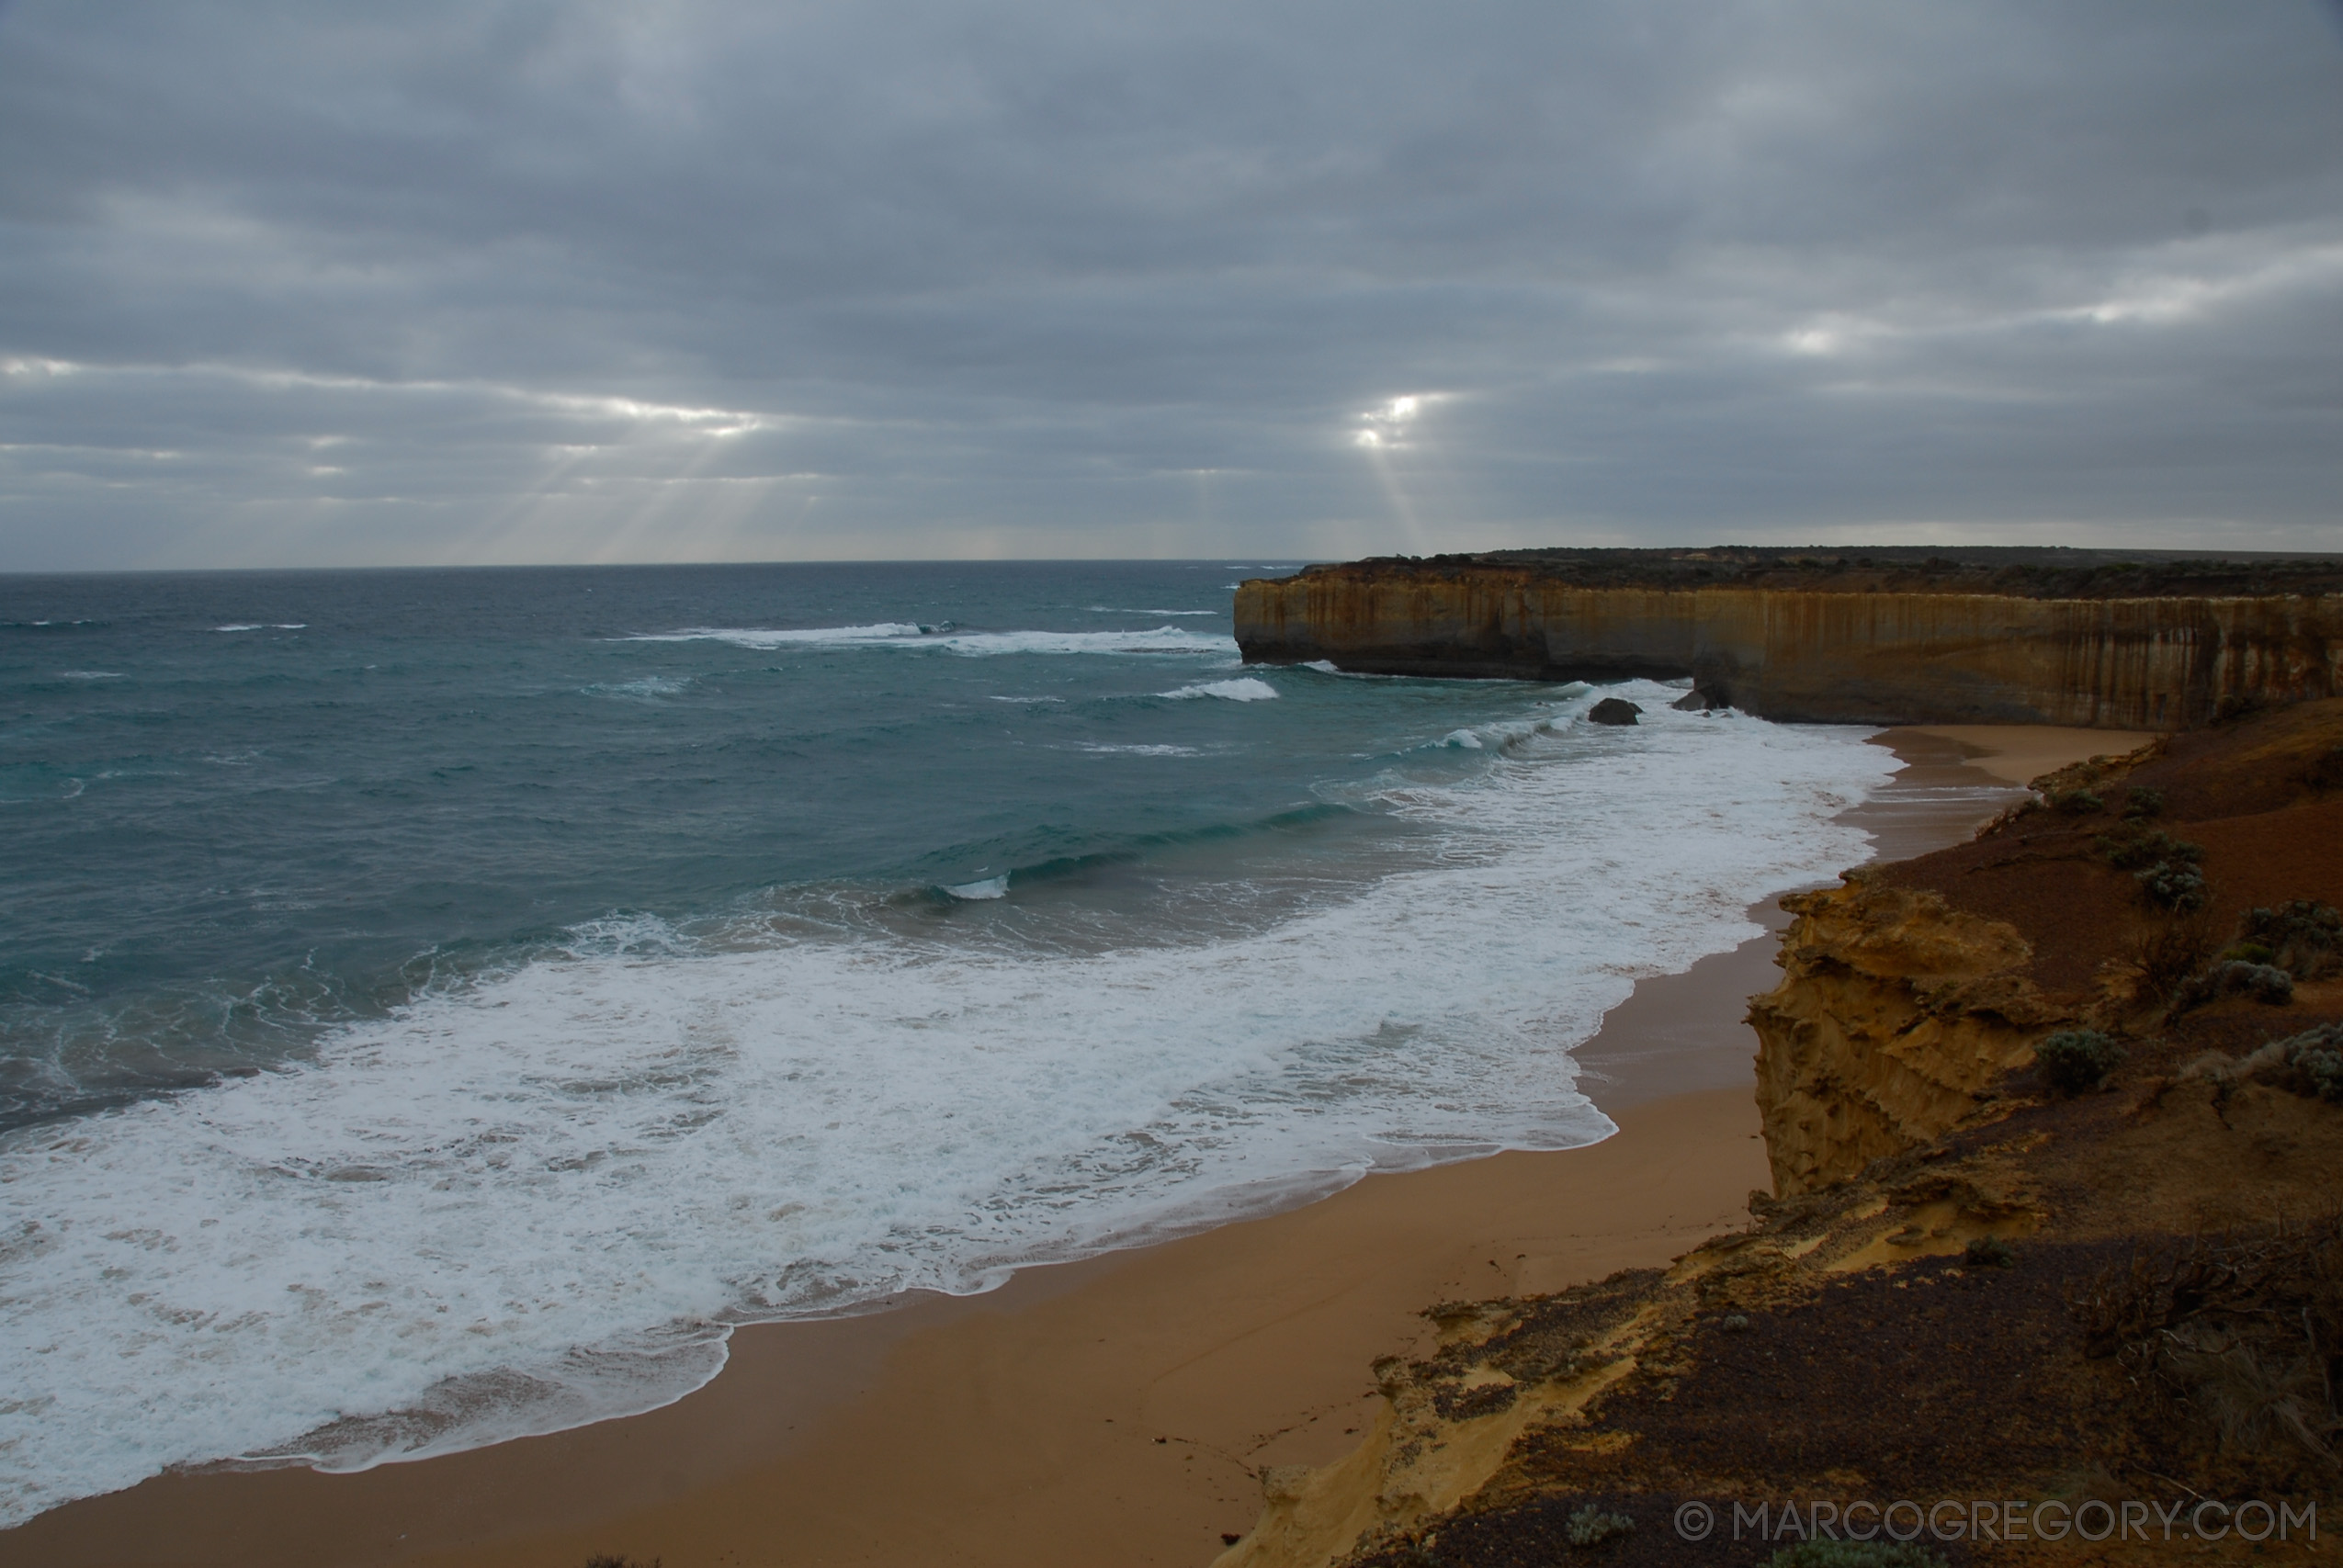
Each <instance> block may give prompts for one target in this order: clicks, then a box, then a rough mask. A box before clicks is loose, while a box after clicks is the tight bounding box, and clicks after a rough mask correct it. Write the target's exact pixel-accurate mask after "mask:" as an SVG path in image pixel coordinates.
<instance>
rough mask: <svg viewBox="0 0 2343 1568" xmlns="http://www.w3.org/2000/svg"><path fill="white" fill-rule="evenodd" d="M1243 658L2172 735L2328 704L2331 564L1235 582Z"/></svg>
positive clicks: (1532, 571) (1520, 569)
mask: <svg viewBox="0 0 2343 1568" xmlns="http://www.w3.org/2000/svg"><path fill="white" fill-rule="evenodd" d="M1236 632H1237V642H1238V646H1239V648H1240V649H1242V650H1243V653H1244V657H1245V659H1246V660H1247V661H1248V662H1250V663H1286V664H1296V663H1307V662H1313V661H1319V660H1324V661H1328V662H1330V663H1332V664H1333V665H1335V666H1336V667H1337V668H1339V669H1342V670H1346V671H1360V672H1365V673H1373V674H1387V675H1437V676H1478V677H1497V678H1505V679H1516V680H1519V679H1532V680H1552V681H1577V680H1586V681H1602V680H1627V679H1633V678H1637V677H1643V678H1650V679H1661V680H1670V679H1681V678H1682V677H1685V676H1690V677H1692V679H1693V681H1694V682H1697V686H1698V689H1699V690H1700V691H1701V692H1702V693H1703V694H1704V697H1705V699H1706V700H1707V701H1709V702H1712V703H1715V704H1719V705H1721V704H1725V703H1729V704H1731V705H1733V706H1736V707H1738V708H1741V709H1742V710H1744V711H1745V712H1749V713H1752V714H1755V715H1757V716H1760V717H1763V718H1771V719H1781V720H1795V721H1811V722H1843V723H1864V724H1949V723H1997V724H2055V725H2071V726H2089V727H2099V728H2118V729H2122V728H2129V729H2177V728H2193V727H2195V726H2197V725H2200V724H2202V723H2204V722H2206V721H2207V720H2209V719H2211V718H2212V717H2213V716H2215V715H2216V714H2217V713H2219V712H2221V711H2222V710H2223V708H2224V705H2228V706H2232V707H2234V706H2235V705H2241V704H2252V703H2257V702H2265V701H2292V700H2297V699H2302V698H2309V697H2326V696H2332V695H2335V694H2337V693H2338V692H2343V558H2338V557H2304V558H2260V557H2257V558H2213V557H2191V556H2184V555H2177V554H2161V553H2154V552H2150V553H2134V554H2131V555H2116V554H2114V553H2112V552H2095V551H2078V550H2027V549H2006V550H2002V549H1959V550H1950V551H1941V552H1930V551H1928V550H1924V549H1905V548H1890V547H1880V548H1874V549H1867V550H1791V549H1777V548H1770V547H1717V548H1713V549H1703V550H1691V549H1670V550H1576V549H1568V550H1510V551H1497V552H1491V553H1488V554H1482V555H1471V556H1435V557H1432V558H1428V559H1413V558H1380V559H1373V560H1364V561H1356V562H1352V563H1349V564H1347V565H1335V566H1313V567H1309V568H1307V569H1305V570H1303V571H1301V572H1300V573H1299V574H1298V575H1296V576H1294V577H1290V578H1283V579H1266V578H1256V579H1253V580H1251V581H1246V582H1243V583H1240V584H1239V585H1238V589H1237V597H1236Z"/></svg>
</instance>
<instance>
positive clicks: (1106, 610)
mask: <svg viewBox="0 0 2343 1568" xmlns="http://www.w3.org/2000/svg"><path fill="white" fill-rule="evenodd" d="M1091 613H1092V615H1227V614H1228V611H1226V610H1126V609H1123V608H1120V607H1118V606H1116V605H1114V604H1092V606H1091Z"/></svg>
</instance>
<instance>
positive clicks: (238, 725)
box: [0, 562, 1896, 1522]
mask: <svg viewBox="0 0 2343 1568" xmlns="http://www.w3.org/2000/svg"><path fill="white" fill-rule="evenodd" d="M1287 570H1292V566H1291V563H1252V562H1247V563H1237V564H1231V563H1228V562H1179V563H1144V564H1125V563H1106V564H1102V563H1076V564H1034V563H1000V564H981V565H964V564H956V565H889V566H828V565H798V566H752V567H688V568H592V569H585V568H581V569H526V570H521V569H514V570H433V571H364V572H360V571H346V572H281V573H200V574H170V575H133V576H108V577H79V578H75V577H41V578H28V577H17V578H0V692H5V697H6V706H5V708H4V709H0V814H5V815H0V821H5V824H6V838H5V842H6V857H5V861H0V871H4V872H5V887H6V899H5V901H4V902H0V933H4V934H5V941H0V1205H4V1206H5V1212H0V1315H5V1321H6V1334H5V1337H0V1522H10V1521H15V1520H19V1519H22V1518H24V1517H28V1516H29V1515H31V1514H33V1513H35V1512H38V1511H40V1510H41V1509H43V1508H46V1507H50V1506H54V1505H56V1504H58V1503H60V1502H62V1501H65V1500H67V1499H69V1498H73V1497H76V1496H83V1495H91V1494H94V1493H99V1492H105V1491H110V1490H113V1489H116V1488H119V1487H122V1486H126V1485H129V1484H131V1483H135V1482H137V1481H139V1480H140V1479H141V1478H142V1477H145V1476H148V1475H152V1474H154V1473H156V1472H160V1471H163V1470H164V1469H166V1468H169V1467H173V1466H181V1465H195V1464H203V1463H207V1462H213V1461H249V1462H309V1463H313V1464H317V1465H319V1466H321V1467H323V1468H328V1469H359V1468H364V1467H366V1466H368V1465H371V1464H375V1463H380V1462H384V1461H391V1460H399V1459H410V1458H417V1457H421V1456H424V1455H426V1454H431V1453H440V1452H447V1451H451V1450H458V1449H463V1448H468V1447H473V1446H477V1445H479V1444H482V1443H486V1442H492V1441H496V1440H499V1439H502V1438H511V1437H515V1436H520V1435H523V1434H526V1433H533V1432H544V1431H550V1430H555V1429H559V1428H561V1427H571V1426H576V1425H580V1424H583V1423H584V1422H588V1421H593V1420H598V1419H602V1418H606V1417H608V1416H617V1415H623V1414H628V1413H631V1412H636V1411H640V1410H645V1409H650V1408H653V1407H656V1406H658V1405H660V1404H665V1403H668V1402H671V1401H673V1400H674V1399H676V1398H680V1397H681V1396H683V1395H684V1394H685V1393H689V1392H690V1391H691V1390H692V1389H694V1388H696V1387H697V1386H699V1385H700V1384H701V1383H703V1382H706V1381H707V1379H708V1378H709V1377H711V1376H713V1375H714V1374H715V1373H716V1371H718V1370H719V1368H720V1367H721V1365H722V1363H723V1359H724V1347H725V1340H726V1337H727V1336H728V1335H729V1334H730V1331H731V1330H732V1328H734V1327H735V1326H737V1325H741V1324H746V1323H752V1322H758V1321H767V1320H775V1319H785V1318H790V1317H803V1316H816V1315H825V1314H839V1313H844V1312H852V1311H857V1310H867V1309H869V1308H871V1307H873V1306H875V1305H877V1304H878V1303H884V1302H885V1301H887V1300H888V1299H889V1298H890V1297H892V1296H894V1295H896V1294H898V1293H899V1292H905V1291H911V1290H930V1291H945V1292H974V1291H980V1290H984V1289H986V1288H988V1287H990V1286H991V1285H994V1284H997V1283H998V1282H1000V1281H1001V1280H1002V1279H1004V1278H1005V1277H1006V1275H1007V1273H1008V1271H1009V1270H1011V1269H1013V1268H1014V1267H1016V1266H1018V1265H1020V1264H1023V1263H1028V1262H1034V1261H1041V1260H1047V1259H1058V1258H1076V1257H1081V1256H1084V1255H1088V1254H1093V1253H1096V1252H1098V1251H1101V1250H1104V1249H1107V1248H1111V1247H1122V1246H1128V1245H1132V1244H1135V1243H1138V1242H1141V1241H1145V1240H1148V1239H1150V1238H1153V1237H1159V1236H1164V1235H1174V1234H1178V1233H1180V1232H1183V1231H1188V1230H1193V1229H1195V1228H1198V1227H1201V1226H1205V1225H1209V1224H1217V1223H1221V1222H1225V1221H1227V1220H1229V1219H1232V1218H1237V1217H1241V1216H1244V1215H1247V1214H1252V1213H1263V1212H1267V1211H1269V1210H1272V1209H1275V1208H1278V1207H1282V1206H1286V1205H1290V1204H1292V1203H1295V1202H1297V1201H1303V1200H1305V1199H1307V1198H1309V1197H1312V1196H1316V1195H1320V1194H1323V1193H1326V1192H1330V1191H1332V1190H1336V1189H1338V1188H1340V1187H1341V1186H1343V1185H1345V1184H1347V1183H1349V1182H1351V1181H1353V1180H1355V1179H1358V1178H1359V1177H1360V1176H1362V1175H1364V1174H1365V1173H1367V1172H1369V1171H1374V1170H1398V1169H1406V1168H1414V1167H1421V1166H1424V1165H1427V1164H1431V1163H1434V1162H1438V1161H1443V1160H1454V1159H1461V1158H1466V1157H1471V1156H1478V1155H1485V1154H1488V1153H1492V1152H1494V1151H1497V1150H1500V1149H1509V1148H1513V1149H1557V1148H1567V1147H1570V1146H1573V1145H1581V1144H1585V1143H1588V1142H1590V1141H1593V1140H1596V1139H1599V1138H1601V1137H1603V1136H1605V1135H1607V1134H1608V1133H1609V1132H1610V1131H1611V1123H1610V1122H1608V1120H1607V1119H1606V1118H1604V1117H1603V1115H1602V1113H1601V1112H1600V1111H1597V1110H1596V1109H1595V1108H1594V1107H1593V1106H1592V1105H1591V1104H1590V1103H1589V1101H1588V1100H1587V1099H1586V1098H1585V1097H1584V1096H1583V1095H1582V1094H1581V1093H1580V1092H1579V1089H1578V1088H1577V1086H1576V1075H1575V1071H1574V1068H1573V1066H1572V1062H1571V1058H1570V1051H1571V1048H1572V1047H1573V1046H1575V1045H1577V1044H1579V1043H1581V1042H1583V1041H1584V1040H1585V1039H1586V1038H1587V1037H1588V1036H1589V1035H1590V1034H1591V1033H1592V1032H1593V1031H1594V1029H1595V1027H1596V1025H1597V1024H1598V1022H1599V1021H1600V1020H1601V1018H1602V1014H1603V1013H1604V1012H1605V1011H1606V1010H1608V1009H1609V1008H1611V1007H1612V1006H1613V1005H1615V1004H1616V1003H1617V1002H1619V1001H1620V1000H1621V999H1623V998H1624V997H1625V996H1626V994H1627V993H1628V991H1629V990H1630V989H1631V987H1633V985H1634V983H1635V982H1636V979H1637V978H1639V977H1641V976H1647V975H1653V974H1658V973H1665V972H1672V971H1675V970H1680V969H1682V968H1684V967H1687V966H1688V965H1690V964H1692V961H1693V960H1694V959H1696V958H1698V957H1700V956H1702V955H1703V954H1704V953H1713V952H1717V951H1720V950H1723V949H1726V948H1729V947H1731V946H1733V945H1735V944H1737V942H1741V941H1743V940H1744V939H1746V938H1747V937H1749V936H1750V935H1752V934H1755V931H1756V930H1757V928H1756V927H1755V926H1754V925H1753V924H1752V923H1751V922H1750V921H1749V918H1748V915H1747V912H1746V911H1747V909H1748V908H1749V905H1751V904H1752V903H1753V902H1755V901H1757V900H1759V899H1760V898H1763V897H1767V896H1769V895H1771V894H1776V893H1779V892H1782V891H1783V890H1786V889H1788V888H1791V887H1794V886H1801V885H1806V884H1812V883H1816V882H1819V881H1824V880H1828V879H1829V878H1830V877H1832V876H1833V875H1834V874H1836V873H1837V872H1838V871H1839V869H1840V868H1841V867H1843V866H1846V865H1849V864H1851V863H1855V862H1858V861H1860V860H1862V859H1863V858H1864V857H1865V854H1866V852H1867V843H1866V840H1865V838H1864V835H1863V834H1862V832H1861V831H1860V830H1858V829H1855V828H1853V827H1851V826H1850V825H1848V824H1847V823H1845V822H1843V821H1841V820H1839V815H1840V813H1842V812H1843V811H1844V810H1845V809H1846V808H1847V807H1850V806H1851V805H1853V804H1856V803H1857V802H1859V801H1861V800H1862V799H1863V798H1864V797H1865V796H1866V795H1868V794H1869V793H1870V792H1872V791H1873V790H1875V789H1876V788H1877V787H1878V786H1879V785H1880V784H1883V783H1884V782H1885V778H1886V776H1887V775H1888V774H1889V773H1891V772H1893V771H1894V768H1895V766H1896V763H1895V761H1894V759H1893V758H1892V757H1890V756H1889V755H1888V754H1887V753H1885V751H1883V750H1880V749H1879V748H1876V747H1873V746H1868V745H1865V744H1863V740H1864V737H1865V735H1866V734H1867V732H1866V731H1862V730H1860V729H1851V728H1823V727H1800V726H1783V725H1773V724H1767V723H1764V722H1761V721H1759V720H1756V719H1753V718H1749V717H1747V716H1742V715H1738V714H1730V713H1726V714H1716V715H1701V714H1689V713H1678V712H1675V711H1673V710H1671V709H1670V708H1669V707H1668V703H1669V702H1670V701H1671V700H1672V699H1673V698H1674V697H1676V696H1677V695H1678V694H1680V693H1681V689H1682V687H1681V684H1679V685H1677V686H1669V685H1664V684H1654V683H1649V682H1627V683H1624V684H1623V685H1619V686H1614V687H1610V688H1606V689H1605V690H1604V691H1603V692H1600V693H1599V692H1596V691H1594V690H1592V689H1590V688H1588V687H1585V686H1560V687H1557V686H1541V685H1534V684H1529V683H1517V682H1451V681H1420V680H1398V679H1379V678H1363V677H1353V676H1346V675H1342V674H1340V673H1337V672H1334V671H1330V670H1325V669H1317V668H1275V669H1270V668H1251V669H1249V668H1246V667H1244V666H1243V665H1242V664H1241V663H1240V662H1239V659H1238V654H1237V649H1236V645H1235V643H1234V642H1233V641H1232V640H1231V637H1230V624H1229V619H1228V610H1229V604H1230V590H1231V589H1232V588H1233V587H1234V585H1235V583H1236V581H1237V580H1238V579H1239V578H1240V577H1243V576H1248V575H1276V574H1280V573H1282V572H1285V571H1287ZM1604 694H1619V695H1624V696H1626V697H1628V698H1630V699H1631V700H1633V701H1636V702H1637V703H1638V704H1640V705H1642V706H1643V707H1644V708H1645V710H1646V711H1645V715H1644V718H1643V722H1642V723H1641V724H1640V725H1638V726H1636V727H1635V728H1605V727H1599V726H1594V725H1591V724H1588V723H1586V722H1584V721H1583V715H1584V713H1585V711H1586V709H1587V708H1588V707H1589V706H1590V705H1592V703H1593V702H1594V701H1595V700H1597V698H1598V697H1599V696H1601V695H1604Z"/></svg>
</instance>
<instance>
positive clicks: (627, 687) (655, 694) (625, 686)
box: [578, 675, 692, 702]
mask: <svg viewBox="0 0 2343 1568" xmlns="http://www.w3.org/2000/svg"><path fill="white" fill-rule="evenodd" d="M691 683H692V682H691V680H690V678H689V677H688V676H685V677H683V678H680V679H678V678H676V677H673V676H667V675H646V676H644V677H643V678H642V679H641V680H640V681H617V682H610V683H608V684H604V683H602V682H595V683H594V684H593V685H591V686H581V687H579V688H578V690H579V693H580V694H581V695H583V696H589V697H623V698H628V699H630V700H632V701H635V702H651V701H655V700H657V699H658V698H661V697H672V696H673V695H674V694H676V693H678V692H680V691H682V690H684V689H685V687H687V686H689V685H690V684H691Z"/></svg>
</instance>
